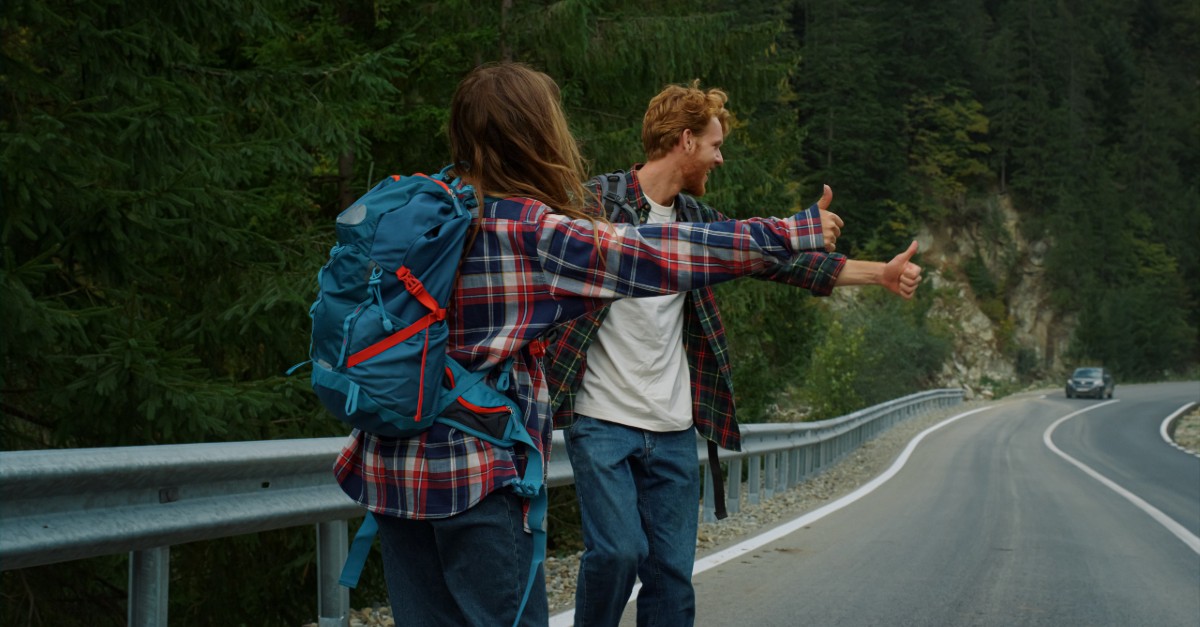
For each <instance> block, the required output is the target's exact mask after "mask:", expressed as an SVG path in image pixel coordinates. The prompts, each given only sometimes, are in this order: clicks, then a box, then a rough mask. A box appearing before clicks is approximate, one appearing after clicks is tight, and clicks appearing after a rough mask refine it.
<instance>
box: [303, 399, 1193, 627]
mask: <svg viewBox="0 0 1200 627" xmlns="http://www.w3.org/2000/svg"><path fill="white" fill-rule="evenodd" d="M1043 392H1044V391H1037V392H1025V393H1022V394H1021V395H1020V396H1024V395H1028V394H1041V393H1043ZM991 403H992V401H969V402H965V403H962V404H960V405H956V406H954V407H949V408H945V409H941V410H937V411H934V412H930V413H928V414H924V415H921V416H917V417H914V418H911V419H909V420H908V421H907V422H905V423H903V424H900V425H896V426H895V427H892V428H891V429H890V430H889V431H887V432H886V433H883V434H881V435H880V436H878V437H876V438H875V439H873V440H871V441H869V442H867V443H865V444H863V445H862V446H861V447H859V448H858V449H857V450H855V451H854V452H852V453H850V454H849V455H847V456H846V457H845V458H843V459H842V460H841V461H840V462H838V463H837V464H835V465H834V466H832V467H830V468H828V469H826V470H824V471H823V472H821V473H820V474H818V475H816V476H813V477H810V478H808V479H807V480H805V481H804V482H803V483H800V484H799V485H797V486H795V487H793V488H792V489H791V490H788V491H787V492H784V493H781V494H777V495H775V497H774V498H771V499H768V500H766V501H763V502H761V503H759V504H757V505H751V504H750V503H748V502H747V500H746V495H745V494H744V492H745V491H744V490H743V495H742V499H741V511H739V512H737V513H730V514H729V517H728V518H726V519H725V520H721V521H718V522H713V523H706V522H703V521H701V522H700V529H699V533H698V538H697V542H696V558H697V559H700V558H702V557H704V556H706V555H709V554H711V553H715V552H717V551H718V550H720V549H722V548H725V547H728V546H731V545H733V544H735V543H737V542H739V541H741V540H743V539H745V538H747V537H751V536H754V535H756V534H757V533H760V532H762V531H765V530H766V529H769V528H772V527H775V526H777V525H779V524H781V523H783V522H786V521H788V520H792V519H794V518H797V517H799V516H801V515H803V514H805V513H807V512H810V511H812V510H814V509H816V508H818V507H821V506H822V505H824V504H826V503H829V502H831V501H833V500H836V499H838V498H840V497H841V496H843V495H845V494H848V493H849V492H852V491H854V490H856V489H858V488H859V487H860V486H862V485H863V484H865V483H867V482H868V481H870V480H871V479H873V478H875V477H876V476H878V475H879V474H880V473H882V472H883V471H884V470H885V469H887V467H888V466H890V465H891V464H892V462H893V461H894V460H895V459H896V457H897V456H898V455H899V454H900V453H901V452H902V451H903V450H904V448H905V447H906V446H908V443H909V442H910V441H911V440H912V439H913V438H914V437H916V436H917V435H918V434H919V433H921V432H922V431H924V430H925V429H927V428H929V427H931V426H933V425H935V424H937V423H939V422H941V421H942V420H945V419H947V418H949V417H951V416H955V415H957V414H960V413H962V412H965V411H970V410H971V409H975V408H977V407H983V406H985V405H988V404H991ZM1176 441H1177V443H1178V444H1179V445H1180V446H1182V447H1184V448H1186V449H1189V450H1191V451H1193V452H1195V451H1200V408H1197V409H1194V410H1193V411H1191V412H1190V413H1189V414H1188V415H1187V416H1184V417H1183V418H1182V419H1181V420H1180V422H1179V424H1178V425H1177V427H1176ZM581 554H582V553H576V554H574V555H568V556H560V557H548V558H547V559H546V567H545V568H546V590H547V594H548V596H549V603H550V615H551V616H553V615H554V614H557V613H559V612H563V611H566V610H570V609H571V608H572V607H574V603H575V574H576V573H577V572H578V570H579V558H580V555H581ZM350 625H351V626H352V627H392V626H393V625H395V622H394V621H393V620H392V617H391V610H390V608H388V607H387V606H386V604H384V605H381V606H378V607H371V608H365V609H362V610H352V611H351V617H350ZM304 627H316V623H310V624H307V625H305V626H304Z"/></svg>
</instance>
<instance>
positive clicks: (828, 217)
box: [817, 185, 845, 253]
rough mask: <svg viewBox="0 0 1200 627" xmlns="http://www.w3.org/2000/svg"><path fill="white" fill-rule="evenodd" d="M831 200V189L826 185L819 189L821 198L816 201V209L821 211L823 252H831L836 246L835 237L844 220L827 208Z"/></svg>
mask: <svg viewBox="0 0 1200 627" xmlns="http://www.w3.org/2000/svg"><path fill="white" fill-rule="evenodd" d="M832 202H833V190H832V189H830V188H829V186H828V185H826V186H824V189H823V190H822V191H821V200H818V201H817V210H818V211H820V212H821V234H822V235H823V236H824V237H825V252H829V253H831V252H833V251H834V250H835V249H836V248H837V238H839V237H841V235H842V226H844V224H845V223H844V222H842V219H841V218H840V217H838V214H836V213H834V212H832V211H830V210H829V205H830V204H831V203H832Z"/></svg>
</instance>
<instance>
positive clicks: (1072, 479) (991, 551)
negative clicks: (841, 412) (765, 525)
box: [622, 382, 1200, 627]
mask: <svg viewBox="0 0 1200 627" xmlns="http://www.w3.org/2000/svg"><path fill="white" fill-rule="evenodd" d="M1197 400H1200V384H1198V383H1196V382H1189V383H1171V384H1156V385H1143V386H1125V385H1118V387H1117V390H1116V394H1115V395H1114V400H1113V401H1099V400H1083V399H1067V398H1065V397H1064V396H1063V394H1062V393H1061V392H1059V393H1057V394H1052V395H1047V396H1045V397H1040V396H1025V397H1018V398H1013V399H1011V400H1003V401H1000V402H997V403H996V404H995V405H993V406H990V407H989V408H987V409H985V410H983V411H978V412H976V413H972V414H970V415H967V416H961V417H958V418H957V419H955V418H951V419H950V420H949V421H948V422H945V423H942V424H941V426H940V427H934V428H932V429H931V430H929V431H927V432H925V433H924V434H922V435H921V436H918V440H919V441H918V442H917V444H916V445H915V446H914V447H912V448H911V449H910V451H908V453H909V454H908V456H907V459H906V460H905V461H904V462H903V465H902V466H899V465H897V466H893V469H897V470H896V471H895V472H894V474H892V475H891V476H890V478H886V480H884V479H883V478H881V480H880V482H878V485H877V486H875V488H874V489H873V490H870V491H869V492H867V490H860V491H859V492H857V493H855V494H852V495H849V496H847V497H845V499H844V501H843V503H846V502H848V504H845V505H844V507H841V508H836V507H834V508H827V509H832V510H833V511H830V512H829V513H827V514H824V515H823V516H822V515H819V514H817V515H816V517H815V518H814V515H809V516H808V519H810V520H811V521H810V522H808V523H807V524H804V525H803V526H802V527H800V528H798V529H797V530H796V531H795V532H792V533H789V534H787V535H785V536H783V537H780V538H779V539H777V540H774V541H772V542H770V543H768V544H765V545H763V546H761V547H760V548H758V549H756V550H754V551H751V552H746V553H743V554H741V555H740V556H738V557H736V558H734V559H732V560H730V561H727V562H725V563H721V564H719V565H715V566H711V567H708V568H707V570H704V572H700V573H699V574H697V575H696V577H695V583H696V592H697V625H699V626H721V627H724V626H734V625H738V626H740V625H753V626H762V627H766V626H774V625H779V626H793V625H796V626H800V625H804V626H815V627H824V626H832V625H850V626H859V625H886V626H889V627H893V626H901V625H930V626H943V625H978V626H1011V625H1046V626H1055V627H1060V626H1064V625H1113V626H1121V627H1126V626H1141V625H1147V626H1155V627H1158V626H1174V625H1179V626H1184V627H1197V626H1198V625H1200V538H1198V537H1197V536H1200V458H1197V457H1196V456H1193V455H1189V454H1187V453H1185V452H1183V451H1180V450H1177V449H1175V448H1173V447H1171V446H1169V445H1168V444H1167V443H1166V442H1164V441H1163V439H1162V437H1161V435H1160V434H1159V427H1160V424H1161V423H1162V421H1163V419H1164V418H1166V417H1167V416H1168V415H1170V414H1172V413H1173V412H1174V411H1175V410H1177V409H1179V408H1180V407H1181V406H1183V405H1184V404H1186V403H1189V402H1193V401H1197ZM901 457H902V458H903V457H904V455H902V456H901ZM885 474H886V473H885ZM864 492H866V493H865V495H863V493H864ZM856 495H861V496H860V497H859V498H857V499H856V498H855V497H856ZM633 608H634V604H632V603H631V604H630V605H629V606H627V611H626V614H625V620H624V621H623V622H622V624H623V625H625V624H629V625H633V624H635V623H634V622H633V616H634V611H633Z"/></svg>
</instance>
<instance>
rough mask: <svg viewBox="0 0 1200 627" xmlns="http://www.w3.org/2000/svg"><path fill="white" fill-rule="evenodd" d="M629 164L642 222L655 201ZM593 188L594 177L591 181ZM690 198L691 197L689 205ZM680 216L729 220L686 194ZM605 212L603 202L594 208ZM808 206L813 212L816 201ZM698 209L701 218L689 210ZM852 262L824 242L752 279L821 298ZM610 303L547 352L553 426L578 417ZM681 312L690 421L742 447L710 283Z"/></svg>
mask: <svg viewBox="0 0 1200 627" xmlns="http://www.w3.org/2000/svg"><path fill="white" fill-rule="evenodd" d="M640 167H641V166H640V165H635V166H633V168H631V169H630V171H629V173H628V175H627V180H628V183H627V185H626V188H625V195H626V199H627V201H628V203H629V205H630V206H631V207H635V208H636V209H637V212H638V220H639V223H644V222H645V221H646V216H647V214H648V213H649V211H650V203H649V201H647V200H646V197H645V196H644V195H643V194H642V189H641V185H640V183H639V182H638V175H637V171H638V169H639V168H640ZM589 185H591V186H593V188H594V185H595V182H594V180H593V182H591V183H589ZM689 201H690V202H689ZM675 207H676V208H677V209H678V210H679V212H680V214H679V215H680V217H679V219H680V220H681V221H689V222H706V223H715V222H722V221H725V220H728V219H729V218H727V217H725V216H724V215H722V214H720V213H719V212H717V211H716V210H715V209H713V208H712V207H709V206H708V205H705V204H704V203H701V202H698V201H696V200H695V199H692V198H690V197H685V196H684V195H683V194H680V195H678V196H677V197H676V199H675ZM593 209H595V210H597V211H603V208H602V207H593ZM809 211H812V212H814V213H815V211H816V210H815V205H814V207H813V208H810V209H809ZM693 212H695V213H696V214H698V215H688V214H689V213H693ZM845 263H846V258H845V256H844V255H839V254H831V253H826V252H824V241H823V239H822V240H820V241H817V242H816V243H815V244H814V246H812V247H810V248H809V249H808V250H807V252H804V253H802V254H800V255H797V256H795V257H794V258H792V259H791V260H790V261H788V262H787V263H785V264H783V265H778V266H773V267H770V268H766V269H765V270H763V271H760V272H756V273H754V274H752V275H751V276H754V277H756V278H759V279H764V280H769V281H777V282H780V283H786V284H788V285H793V286H796V287H802V288H806V289H808V290H810V291H811V292H812V293H813V294H814V295H816V296H827V295H829V294H830V293H831V292H832V291H833V285H834V282H835V281H836V280H837V276H838V274H840V273H841V271H842V267H843V266H844V265H845ZM608 309H609V308H608V307H607V306H605V307H603V308H601V309H598V310H596V311H593V312H591V313H589V314H587V315H586V316H583V317H581V318H578V319H576V320H572V321H571V322H568V323H566V324H563V325H561V326H560V327H559V329H558V337H557V338H556V339H555V341H554V342H553V344H551V345H550V347H549V348H548V349H547V351H546V357H545V359H544V362H545V368H546V376H547V378H548V379H549V384H550V396H551V407H552V408H554V427H555V428H556V429H565V428H568V427H570V426H571V424H573V423H574V422H575V410H574V404H575V395H576V393H577V392H578V391H579V387H580V385H582V384H583V375H584V372H585V371H586V370H587V351H588V347H590V346H591V345H592V342H594V341H595V340H596V334H597V332H598V331H599V329H600V325H601V324H603V322H604V318H605V317H606V316H607V315H608ZM683 310H684V316H683V350H684V353H685V354H686V355H687V360H688V370H689V372H690V374H691V382H692V421H693V422H694V423H695V425H696V431H697V432H698V433H700V435H702V436H704V437H705V438H707V439H708V440H711V441H713V442H716V443H717V444H718V445H719V446H720V447H721V448H724V449H727V450H731V451H739V450H741V447H742V444H741V432H740V430H739V429H738V423H737V417H736V410H735V407H734V397H733V371H732V369H731V368H730V365H729V347H728V345H727V344H726V341H725V326H724V325H723V324H722V322H721V315H720V312H719V311H718V310H717V303H716V299H715V298H714V295H713V291H712V289H711V288H709V287H707V286H705V287H701V288H698V289H695V290H692V291H690V292H689V293H688V295H687V304H685V305H684V308H683Z"/></svg>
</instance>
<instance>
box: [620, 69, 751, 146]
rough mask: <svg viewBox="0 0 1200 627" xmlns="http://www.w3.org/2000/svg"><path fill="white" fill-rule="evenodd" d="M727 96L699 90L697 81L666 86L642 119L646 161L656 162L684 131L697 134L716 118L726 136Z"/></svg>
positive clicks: (727, 126) (698, 80)
mask: <svg viewBox="0 0 1200 627" xmlns="http://www.w3.org/2000/svg"><path fill="white" fill-rule="evenodd" d="M728 101H729V97H728V96H727V95H726V94H725V92H724V91H721V90H720V89H709V90H707V91H704V90H701V89H700V79H695V80H693V81H692V82H691V84H690V85H686V86H684V85H668V86H666V87H665V88H664V89H663V90H662V91H660V92H658V95H657V96H655V97H654V98H652V99H651V100H650V105H649V106H647V107H646V115H645V117H643V118H642V147H643V148H644V149H645V150H646V158H647V159H649V160H654V159H658V158H660V157H664V156H666V154H667V153H669V152H671V148H673V147H674V146H675V144H676V143H678V142H679V137H680V136H681V135H683V131H684V130H685V129H690V130H691V131H692V133H695V134H697V135H700V134H702V133H703V132H704V130H705V128H707V127H708V124H709V120H711V119H712V118H714V117H715V118H717V121H718V122H720V123H721V130H722V132H724V133H725V134H726V135H728V134H729V130H730V125H731V122H732V119H733V114H732V113H730V111H729V110H728V109H726V108H725V103H726V102H728Z"/></svg>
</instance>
